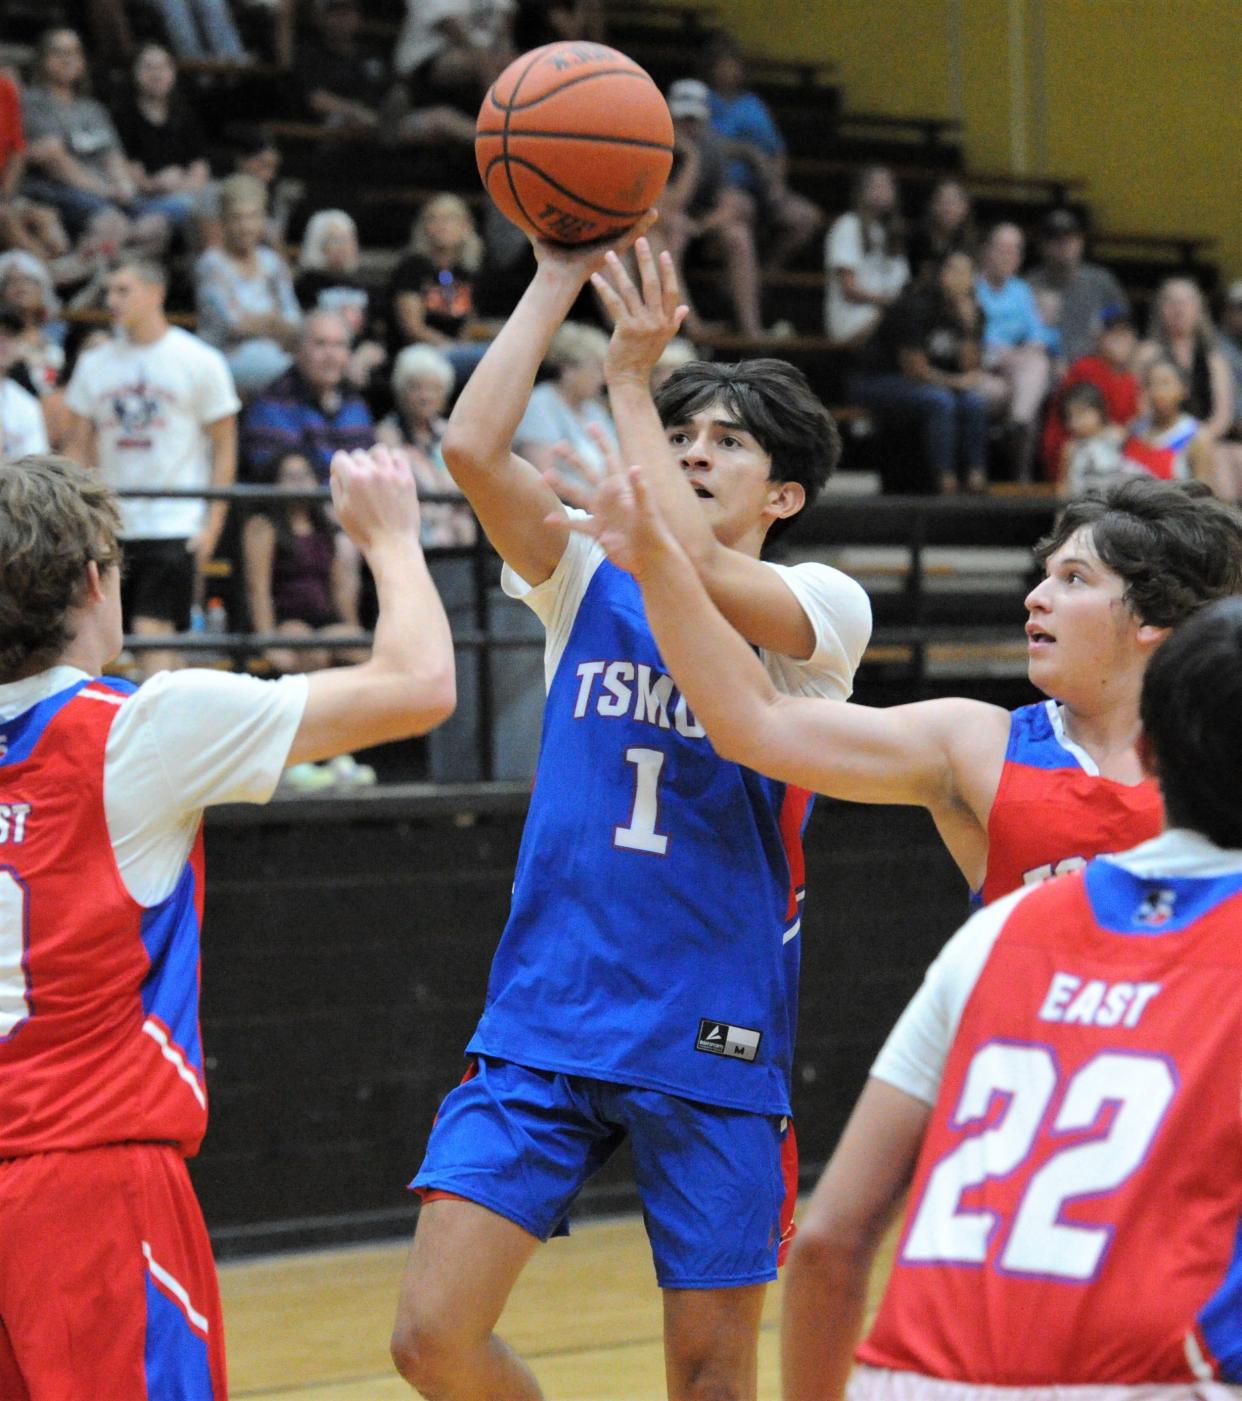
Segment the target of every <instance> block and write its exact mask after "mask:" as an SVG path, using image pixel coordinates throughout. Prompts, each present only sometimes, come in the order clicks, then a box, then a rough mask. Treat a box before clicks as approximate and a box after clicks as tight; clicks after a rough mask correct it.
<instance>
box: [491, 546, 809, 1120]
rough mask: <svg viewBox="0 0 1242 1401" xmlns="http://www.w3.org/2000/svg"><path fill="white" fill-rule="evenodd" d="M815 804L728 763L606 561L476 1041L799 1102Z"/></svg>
mask: <svg viewBox="0 0 1242 1401" xmlns="http://www.w3.org/2000/svg"><path fill="white" fill-rule="evenodd" d="M810 801H811V800H810V795H809V794H808V793H806V792H804V791H803V790H801V789H797V788H793V787H787V786H786V785H785V784H782V783H776V782H773V781H772V780H770V779H767V778H763V777H761V776H760V775H759V774H756V773H753V772H751V771H750V770H748V769H744V768H741V767H740V766H739V765H737V764H733V763H727V762H725V761H724V760H722V759H721V758H720V757H719V756H718V755H717V754H716V752H715V750H714V749H713V748H712V745H711V743H710V741H709V740H708V739H707V737H706V735H705V733H704V731H703V729H702V727H701V726H700V725H699V724H698V723H697V721H696V720H695V719H694V716H693V714H691V713H690V711H689V710H688V708H687V706H686V703H685V701H684V699H683V698H682V697H681V695H680V693H679V691H678V690H677V688H676V687H675V686H674V684H673V682H672V679H671V678H670V677H669V675H668V674H667V672H666V670H665V667H664V664H663V662H662V661H661V659H660V655H659V652H658V650H657V648H656V644H655V640H654V638H653V637H652V634H651V631H650V628H649V627H648V624H647V619H646V615H645V612H644V610H643V604H642V597H641V594H640V591H639V589H638V586H637V584H635V582H634V580H633V579H632V578H631V577H630V576H629V575H628V574H625V573H624V572H623V571H621V570H619V569H617V568H615V567H614V566H613V565H612V564H610V563H608V562H606V561H605V562H602V563H600V564H599V565H598V567H597V568H596V570H595V573H594V575H593V576H592V578H591V580H590V583H589V584H588V585H587V588H586V592H585V594H584V596H583V598H582V603H581V606H580V607H579V609H578V611H577V614H576V617H575V620H574V622H573V624H572V628H571V629H570V632H569V635H568V639H567V642H566V645H565V648H564V651H563V653H562V654H561V657H560V660H559V663H558V664H557V667H556V671H555V674H554V675H553V677H552V679H551V682H550V685H549V690H548V698H547V705H546V708H545V711H544V722H543V738H542V744H541V748H540V756H539V765H538V769H537V773H536V778H535V787H534V792H533V795H532V798H531V805H530V812H529V815H528V817H527V822H526V829H525V832H524V834H523V838H522V846H521V851H520V853H519V857H518V865H517V874H516V879H515V884H514V892H513V903H512V908H511V911H510V916H509V920H508V923H507V925H506V927H505V930H504V934H503V936H502V938H501V941H500V946H499V948H498V950H497V953H496V958H495V961H494V963H493V965H492V972H491V977H490V980H489V983H488V990H487V1003H486V1007H485V1009H484V1013H483V1017H482V1020H481V1021H480V1023H479V1026H478V1028H477V1030H476V1032H475V1034H474V1037H473V1038H472V1039H471V1041H470V1045H469V1050H470V1051H471V1052H472V1053H477V1054H480V1055H487V1056H493V1057H496V1058H499V1059H503V1060H510V1061H516V1062H518V1063H520V1064H523V1065H527V1066H531V1067H534V1068H537V1069H543V1070H553V1071H559V1072H562V1073H566V1074H573V1075H583V1076H587V1077H591V1078H594V1079H598V1080H607V1081H614V1082H618V1083H621V1084H630V1085H639V1086H643V1087H645V1088H648V1089H655V1090H662V1091H666V1092H668V1093H671V1094H676V1095H682V1096H684V1097H686V1098H689V1099H694V1100H698V1101H702V1102H704V1103H707V1104H717V1105H723V1106H727V1107H730V1108H736V1109H744V1110H750V1111H752V1112H756V1113H764V1114H786V1113H788V1112H789V1077H790V1064H791V1055H792V1048H793V1039H794V1026H795V1021H796V1018H797V977H798V959H799V940H798V937H797V936H798V932H799V929H800V924H801V919H800V915H801V901H802V893H803V892H802V882H803V864H802V846H801V836H802V830H803V828H804V826H805V823H806V819H807V816H808V815H809V811H810Z"/></svg>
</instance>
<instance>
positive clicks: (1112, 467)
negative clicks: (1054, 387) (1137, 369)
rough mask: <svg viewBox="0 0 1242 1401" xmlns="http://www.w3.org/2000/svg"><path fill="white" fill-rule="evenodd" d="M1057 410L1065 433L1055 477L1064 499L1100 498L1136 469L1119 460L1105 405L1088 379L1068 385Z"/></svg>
mask: <svg viewBox="0 0 1242 1401" xmlns="http://www.w3.org/2000/svg"><path fill="white" fill-rule="evenodd" d="M1057 411H1058V414H1059V416H1060V418H1061V422H1062V426H1063V431H1064V442H1063V443H1062V446H1061V462H1060V469H1061V470H1060V472H1059V473H1058V476H1057V481H1058V484H1059V485H1060V489H1061V494H1062V495H1063V496H1102V495H1103V494H1104V493H1105V492H1106V491H1107V490H1108V488H1109V487H1110V486H1112V484H1113V483H1114V482H1115V481H1116V480H1117V478H1118V477H1120V476H1124V475H1125V473H1126V472H1127V471H1129V472H1133V471H1135V470H1136V469H1135V467H1134V465H1133V464H1132V463H1126V462H1125V460H1124V459H1123V458H1122V456H1121V444H1120V443H1119V442H1118V441H1117V436H1116V434H1115V433H1113V432H1112V431H1111V430H1110V425H1109V421H1108V405H1107V404H1106V403H1105V402H1104V396H1103V394H1101V393H1100V391H1099V390H1098V389H1097V388H1096V387H1095V385H1094V384H1092V383H1091V382H1090V381H1089V380H1080V381H1079V382H1078V383H1077V384H1071V385H1070V387H1069V388H1068V389H1067V390H1066V391H1065V393H1064V394H1062V395H1061V399H1060V403H1059V404H1058V405H1057Z"/></svg>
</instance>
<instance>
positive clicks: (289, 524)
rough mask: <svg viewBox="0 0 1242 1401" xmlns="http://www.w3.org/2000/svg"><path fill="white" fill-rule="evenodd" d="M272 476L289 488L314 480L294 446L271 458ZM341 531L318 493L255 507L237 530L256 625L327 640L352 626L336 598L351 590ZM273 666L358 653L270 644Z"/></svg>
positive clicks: (306, 666) (309, 667)
mask: <svg viewBox="0 0 1242 1401" xmlns="http://www.w3.org/2000/svg"><path fill="white" fill-rule="evenodd" d="M271 471H272V474H273V475H272V483H273V484H274V485H276V486H280V487H285V488H287V489H288V490H290V491H311V490H314V488H315V487H317V486H318V485H319V478H318V477H317V476H316V474H315V469H314V468H313V467H312V466H311V464H310V463H309V462H308V461H307V460H306V457H305V456H304V455H303V454H302V453H300V452H297V451H296V450H291V451H289V452H283V453H280V454H279V455H278V456H277V457H276V458H275V459H274V461H273V462H272V463H271ZM344 538H345V537H344V536H343V535H342V534H341V533H340V531H338V530H337V529H336V528H335V526H333V524H332V522H331V521H330V520H329V519H328V512H327V510H326V508H325V506H324V504H323V502H321V501H314V500H301V501H290V502H288V503H287V504H284V505H281V504H279V503H277V504H274V505H272V506H270V507H268V508H266V509H264V510H259V511H255V512H253V513H252V514H251V515H250V517H249V518H248V519H247V521H246V524H245V526H244V528H243V530H242V558H243V560H244V563H245V571H246V599H247V602H248V604H249V606H250V625H251V627H252V628H253V629H254V630H255V631H256V632H269V633H270V632H278V633H283V634H285V635H286V636H289V637H309V636H311V635H316V634H317V635H319V636H321V637H322V638H323V639H324V641H325V642H327V641H329V640H330V639H331V638H333V637H340V636H343V635H344V634H346V633H349V632H352V631H354V629H352V628H349V627H347V626H346V625H345V624H344V623H343V622H342V621H341V614H342V608H341V604H340V601H339V600H345V601H346V606H348V602H347V601H348V597H349V588H350V584H349V580H348V573H349V564H348V560H347V558H346V557H345V556H344V554H343V552H342V549H341V545H340V542H341V541H342V540H344ZM264 655H265V656H266V658H267V660H268V662H270V663H271V665H272V666H274V667H275V668H276V670H277V671H283V672H291V671H294V672H296V671H318V670H319V669H320V668H321V667H325V666H330V665H331V664H332V662H333V661H334V660H338V659H339V660H341V661H350V660H363V659H364V658H359V657H357V656H356V653H355V652H354V651H352V650H351V651H349V652H348V653H344V654H342V653H338V652H334V651H333V650H332V649H330V648H328V647H325V648H324V649H323V650H322V651H321V650H319V649H317V648H306V649H302V648H293V647H272V648H269V649H268V651H267V652H266V653H265V654H264Z"/></svg>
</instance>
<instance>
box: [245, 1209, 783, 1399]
mask: <svg viewBox="0 0 1242 1401" xmlns="http://www.w3.org/2000/svg"><path fill="white" fill-rule="evenodd" d="M406 1248H407V1247H406V1244H396V1245H379V1246H365V1247H351V1248H348V1249H342V1250H331V1251H317V1252H315V1253H312V1254H302V1255H281V1256H269V1257H266V1258H264V1259H259V1260H251V1261H245V1262H242V1263H239V1264H232V1265H225V1266H222V1267H221V1270H220V1282H221V1288H222V1290H223V1294H224V1318H225V1329H226V1337H227V1340H228V1354H229V1381H230V1388H229V1390H230V1394H231V1395H232V1397H233V1401H247V1399H248V1398H260V1397H262V1398H265V1399H268V1398H270V1401H409V1398H410V1397H411V1396H413V1394H414V1393H413V1392H411V1391H410V1390H409V1388H408V1387H406V1385H405V1383H404V1382H402V1381H401V1379H400V1378H399V1377H398V1376H397V1375H396V1373H395V1372H394V1371H393V1369H392V1365H391V1363H390V1362H389V1359H388V1334H389V1330H390V1328H391V1326H392V1318H393V1310H394V1307H395V1304H396V1298H397V1286H398V1283H399V1281H400V1278H401V1272H402V1269H403V1267H404V1264H405V1255H406ZM779 1315H780V1285H779V1283H778V1284H775V1285H773V1286H772V1287H771V1288H770V1289H769V1290H768V1296H767V1302H766V1306H765V1308H764V1316H763V1332H762V1335H761V1338H760V1349H759V1397H760V1401H777V1398H778V1397H779V1395H780V1383H779V1371H778V1356H779V1335H778V1320H779ZM660 1329H661V1309H660V1297H659V1291H658V1290H657V1289H656V1286H655V1275H654V1274H653V1272H652V1267H651V1257H650V1255H649V1253H648V1249H647V1240H646V1237H645V1235H644V1234H643V1227H642V1222H641V1220H640V1219H639V1218H638V1217H637V1216H634V1217H625V1218H621V1219H617V1220H613V1221H604V1222H597V1223H588V1224H585V1225H583V1226H579V1227H575V1229H574V1233H573V1235H571V1236H570V1237H569V1239H568V1240H557V1241H553V1242H552V1243H551V1244H549V1245H547V1246H545V1247H544V1248H543V1249H542V1250H540V1251H538V1252H537V1253H536V1255H535V1257H534V1259H533V1260H532V1261H531V1263H530V1265H529V1266H528V1267H527V1269H526V1272H525V1273H524V1274H523V1276H522V1278H521V1279H520V1280H519V1281H518V1285H517V1288H516V1289H515V1290H514V1293H513V1297H512V1298H511V1299H510V1301H509V1307H508V1308H507V1309H506V1311H505V1314H504V1317H503V1318H502V1319H501V1322H500V1332H501V1334H502V1335H503V1336H504V1337H506V1338H507V1339H508V1340H509V1341H510V1342H511V1343H512V1344H513V1345H514V1346H515V1347H516V1348H517V1349H518V1351H519V1352H520V1353H521V1354H522V1355H523V1356H524V1357H525V1358H526V1360H527V1362H528V1363H529V1364H530V1365H531V1367H532V1369H533V1370H534V1373H535V1375H536V1376H537V1377H538V1379H539V1381H540V1383H541V1385H542V1386H543V1388H544V1390H545V1392H546V1393H547V1395H548V1397H549V1401H660V1398H663V1397H664V1395H665V1392H664V1360H663V1353H662V1349H661V1340H660Z"/></svg>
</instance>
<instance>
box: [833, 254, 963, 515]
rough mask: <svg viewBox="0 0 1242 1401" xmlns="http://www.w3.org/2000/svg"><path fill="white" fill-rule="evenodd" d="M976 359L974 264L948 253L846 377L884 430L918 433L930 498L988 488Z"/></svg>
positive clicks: (893, 310) (893, 309) (888, 317)
mask: <svg viewBox="0 0 1242 1401" xmlns="http://www.w3.org/2000/svg"><path fill="white" fill-rule="evenodd" d="M981 359H982V316H981V315H980V312H979V304H978V302H977V301H976V299H975V266H974V263H973V262H972V261H971V259H970V257H969V255H968V254H966V253H949V254H946V255H945V257H943V258H942V259H941V261H940V266H939V268H938V269H937V271H936V275H935V277H934V278H933V279H932V280H931V281H930V282H928V283H926V284H922V285H920V284H918V283H912V284H911V285H910V286H908V287H906V288H905V289H904V290H903V291H902V292H901V294H900V296H899V297H898V298H897V300H896V301H895V302H894V303H893V304H892V306H890V307H889V308H888V309H887V311H885V312H884V314H883V316H882V318H881V321H880V324H879V326H878V327H877V328H876V331H875V334H874V335H873V336H872V337H871V339H870V340H869V341H868V342H867V344H866V345H865V346H864V347H863V349H862V351H861V352H860V354H859V358H858V369H857V371H856V372H855V373H853V374H851V375H850V376H849V379H848V382H847V390H848V393H849V395H850V397H851V398H852V399H854V400H855V401H856V402H857V403H859V404H862V405H864V406H865V407H866V408H868V409H870V410H872V412H873V413H874V414H875V416H876V419H877V421H878V423H879V426H880V427H881V429H885V430H886V429H888V428H890V427H897V428H908V429H913V430H915V431H916V432H917V434H918V437H919V440H920V443H921V446H922V449H923V460H924V467H925V469H926V473H927V476H928V478H929V482H930V486H931V489H932V490H933V491H935V492H941V493H949V492H955V491H957V489H958V486H959V483H964V485H965V486H966V489H967V490H968V491H982V490H983V489H984V488H985V487H986V485H987V444H988V403H987V399H986V398H985V396H984V392H983V378H984V374H983V371H982V369H981V368H980V364H981Z"/></svg>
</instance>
